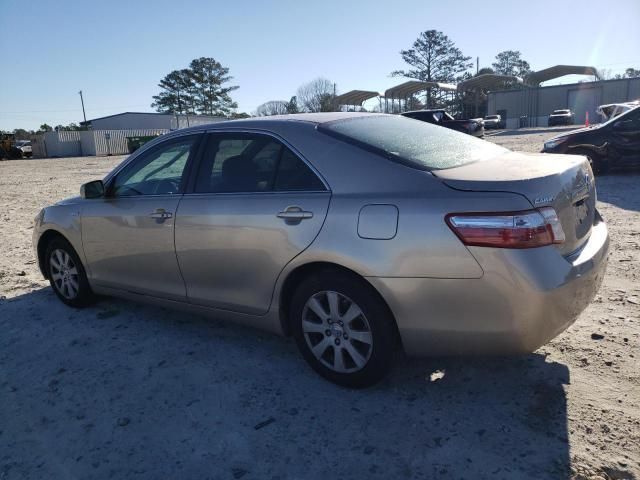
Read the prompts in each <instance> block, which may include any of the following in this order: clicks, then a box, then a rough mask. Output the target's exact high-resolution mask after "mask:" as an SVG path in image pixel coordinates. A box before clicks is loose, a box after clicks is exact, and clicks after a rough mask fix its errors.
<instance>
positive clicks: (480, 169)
mask: <svg viewBox="0 0 640 480" xmlns="http://www.w3.org/2000/svg"><path fill="white" fill-rule="evenodd" d="M432 173H433V174H434V175H435V176H436V177H438V178H440V179H441V180H442V181H443V182H444V183H445V184H446V185H447V186H449V187H451V188H454V189H456V190H466V191H474V192H480V191H484V192H511V193H517V194H520V195H523V196H524V197H526V198H527V199H528V200H529V201H530V202H531V205H533V206H534V207H536V208H540V207H545V206H550V207H553V208H554V209H555V211H556V213H557V214H558V218H559V219H560V222H561V224H562V228H563V230H564V233H565V237H566V238H565V242H564V243H561V244H558V245H557V246H556V247H557V248H558V249H559V250H560V251H561V253H562V254H563V255H569V254H571V253H572V252H574V251H575V250H577V249H579V248H580V246H581V245H582V244H583V243H584V242H585V241H586V240H587V239H588V238H589V234H590V232H591V227H592V225H593V223H594V218H595V206H596V190H595V183H594V180H593V173H592V172H591V167H590V166H589V162H588V160H587V159H586V158H585V157H582V156H578V155H549V154H524V153H517V152H507V153H506V154H504V155H500V156H498V157H496V158H493V159H490V160H484V161H480V162H475V163H470V164H467V165H464V166H461V167H455V168H449V169H443V170H434V171H432Z"/></svg>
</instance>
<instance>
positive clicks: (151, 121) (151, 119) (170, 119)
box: [81, 112, 227, 130]
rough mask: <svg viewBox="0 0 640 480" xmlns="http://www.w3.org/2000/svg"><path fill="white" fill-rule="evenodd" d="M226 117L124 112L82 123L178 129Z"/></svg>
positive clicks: (119, 127)
mask: <svg viewBox="0 0 640 480" xmlns="http://www.w3.org/2000/svg"><path fill="white" fill-rule="evenodd" d="M224 120H227V119H226V118H225V117H213V116H208V115H178V114H176V115H174V114H171V113H151V112H124V113H118V114H115V115H109V116H107V117H100V118H94V119H92V120H87V123H86V124H85V123H84V122H82V123H81V125H83V126H85V125H86V126H87V127H88V128H89V129H91V130H148V129H165V130H178V129H180V128H187V127H193V126H194V125H204V124H207V123H215V122H222V121H224Z"/></svg>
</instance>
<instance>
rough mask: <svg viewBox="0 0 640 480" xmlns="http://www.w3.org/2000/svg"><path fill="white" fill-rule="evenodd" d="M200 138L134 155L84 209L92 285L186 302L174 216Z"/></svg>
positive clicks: (84, 238) (163, 144) (183, 138)
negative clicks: (103, 191) (103, 194)
mask: <svg viewBox="0 0 640 480" xmlns="http://www.w3.org/2000/svg"><path fill="white" fill-rule="evenodd" d="M203 135H204V134H197V135H194V134H191V135H185V136H180V137H177V138H172V139H168V140H166V141H164V142H161V143H159V144H157V145H156V146H155V147H153V148H151V149H150V150H147V151H145V152H143V153H142V154H140V155H138V156H137V157H136V158H135V159H133V160H132V161H131V162H130V163H129V164H127V165H126V166H125V167H124V168H123V169H122V170H120V171H119V172H117V173H116V175H115V176H114V177H113V178H112V179H111V180H110V181H109V182H108V184H107V188H106V195H105V197H104V198H98V199H93V200H87V201H86V203H85V206H84V207H83V209H82V214H81V215H82V217H81V221H82V244H83V248H84V252H85V256H86V258H87V264H88V271H89V274H90V278H91V281H92V283H93V284H95V285H99V286H104V287H109V288H117V289H121V290H127V291H131V292H135V293H140V294H145V295H151V296H159V297H163V298H168V299H171V300H182V301H186V290H185V285H184V281H183V279H182V276H181V275H180V270H179V268H178V262H177V260H176V255H175V248H174V222H175V213H176V210H177V207H178V203H179V202H180V198H181V197H182V192H183V191H184V185H185V182H186V175H187V174H186V172H187V171H188V168H189V165H190V163H191V162H192V161H193V158H194V157H195V155H196V150H197V148H198V143H199V140H200V139H201V137H202V136H203Z"/></svg>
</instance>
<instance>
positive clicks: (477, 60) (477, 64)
mask: <svg viewBox="0 0 640 480" xmlns="http://www.w3.org/2000/svg"><path fill="white" fill-rule="evenodd" d="M479 72H480V57H476V75H478V73H479Z"/></svg>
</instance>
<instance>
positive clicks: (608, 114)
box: [596, 100, 640, 122]
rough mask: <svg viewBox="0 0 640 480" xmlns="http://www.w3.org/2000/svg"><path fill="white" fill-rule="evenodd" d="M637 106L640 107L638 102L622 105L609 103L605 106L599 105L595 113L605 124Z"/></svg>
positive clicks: (639, 101)
mask: <svg viewBox="0 0 640 480" xmlns="http://www.w3.org/2000/svg"><path fill="white" fill-rule="evenodd" d="M638 105H640V100H636V101H634V102H624V103H609V104H607V105H600V106H599V107H598V108H597V109H596V112H598V114H599V115H600V117H601V118H602V121H603V122H606V121H607V120H611V119H612V118H614V117H617V116H618V115H622V114H623V113H624V112H628V111H629V110H631V109H632V108H635V107H637V106H638Z"/></svg>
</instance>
